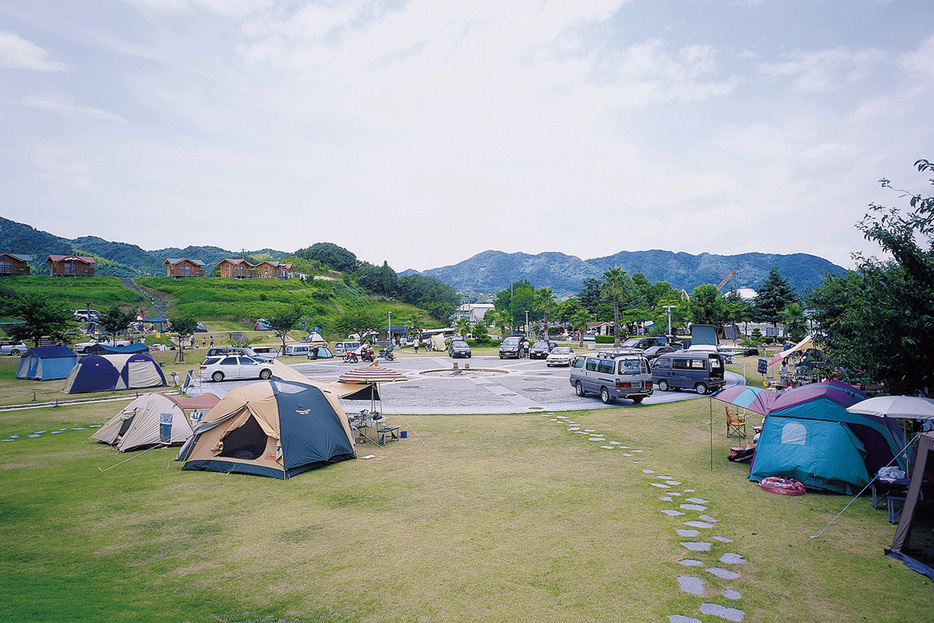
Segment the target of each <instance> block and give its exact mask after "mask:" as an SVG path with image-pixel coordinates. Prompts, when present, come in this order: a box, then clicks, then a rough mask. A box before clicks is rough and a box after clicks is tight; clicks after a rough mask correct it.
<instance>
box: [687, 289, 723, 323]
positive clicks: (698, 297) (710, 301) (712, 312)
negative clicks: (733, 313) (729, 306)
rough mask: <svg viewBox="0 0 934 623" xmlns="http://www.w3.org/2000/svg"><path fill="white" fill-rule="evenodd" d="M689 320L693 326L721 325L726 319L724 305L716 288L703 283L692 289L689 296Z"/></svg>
mask: <svg viewBox="0 0 934 623" xmlns="http://www.w3.org/2000/svg"><path fill="white" fill-rule="evenodd" d="M691 318H692V321H693V322H694V324H712V325H716V326H720V325H722V324H723V322H724V321H725V320H726V318H727V312H726V303H725V302H724V300H723V297H721V296H720V294H719V292H717V286H715V285H711V284H709V283H705V284H701V285H699V286H697V287H696V288H694V292H693V293H692V294H691Z"/></svg>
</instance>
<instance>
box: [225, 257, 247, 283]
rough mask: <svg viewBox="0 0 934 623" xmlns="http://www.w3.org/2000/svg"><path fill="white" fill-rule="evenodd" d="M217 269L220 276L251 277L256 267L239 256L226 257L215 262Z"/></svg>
mask: <svg viewBox="0 0 934 623" xmlns="http://www.w3.org/2000/svg"><path fill="white" fill-rule="evenodd" d="M217 270H218V272H219V273H220V276H221V277H232V278H233V279H252V278H254V277H256V268H255V267H254V266H253V265H252V264H250V263H249V262H247V261H246V260H242V259H240V258H236V257H234V258H226V259H223V260H221V261H220V262H218V263H217Z"/></svg>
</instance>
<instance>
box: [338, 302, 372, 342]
mask: <svg viewBox="0 0 934 623" xmlns="http://www.w3.org/2000/svg"><path fill="white" fill-rule="evenodd" d="M382 320H383V316H382V314H380V315H379V317H377V315H376V312H375V311H374V310H372V309H370V308H368V307H364V306H362V305H360V306H356V307H351V308H349V309H347V310H346V311H345V312H344V313H342V314H341V315H340V316H338V317H337V320H336V321H335V322H334V327H335V328H336V329H337V331H338V333H340V334H341V335H348V336H349V335H352V334H354V333H358V334H360V335H363V334H364V333H366V332H367V330H368V329H372V328H373V327H376V326H378V325H380V324H381V323H382Z"/></svg>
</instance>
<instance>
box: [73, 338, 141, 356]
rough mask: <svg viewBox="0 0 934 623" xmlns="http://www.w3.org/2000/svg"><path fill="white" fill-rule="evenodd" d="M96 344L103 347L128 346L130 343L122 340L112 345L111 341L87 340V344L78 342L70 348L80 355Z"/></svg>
mask: <svg viewBox="0 0 934 623" xmlns="http://www.w3.org/2000/svg"><path fill="white" fill-rule="evenodd" d="M97 344H103V345H104V346H129V345H130V344H132V342H131V341H130V340H124V339H118V340H117V341H116V343H114V341H113V340H89V341H87V342H78V343H77V344H75V345H74V346H72V347H71V350H73V351H75V352H76V353H78V354H79V355H80V354H84V353H86V352H87V350H88V349H89V348H91V347H92V346H95V345H97Z"/></svg>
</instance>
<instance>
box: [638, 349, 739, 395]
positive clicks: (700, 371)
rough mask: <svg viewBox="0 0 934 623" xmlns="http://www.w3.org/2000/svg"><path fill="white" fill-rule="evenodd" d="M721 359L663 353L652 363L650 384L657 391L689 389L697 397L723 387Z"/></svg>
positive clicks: (707, 353) (698, 353)
mask: <svg viewBox="0 0 934 623" xmlns="http://www.w3.org/2000/svg"><path fill="white" fill-rule="evenodd" d="M723 369H724V368H723V357H722V356H721V355H720V354H719V353H715V352H710V351H704V350H696V351H684V352H677V353H666V354H664V355H660V356H658V357H657V358H656V359H655V361H653V362H652V380H653V381H655V386H656V387H658V389H659V390H660V391H663V392H666V391H668V390H669V389H691V390H694V391H695V392H697V393H698V394H706V393H707V392H711V391H716V390H718V389H720V388H722V387H723V383H724V380H723Z"/></svg>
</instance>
